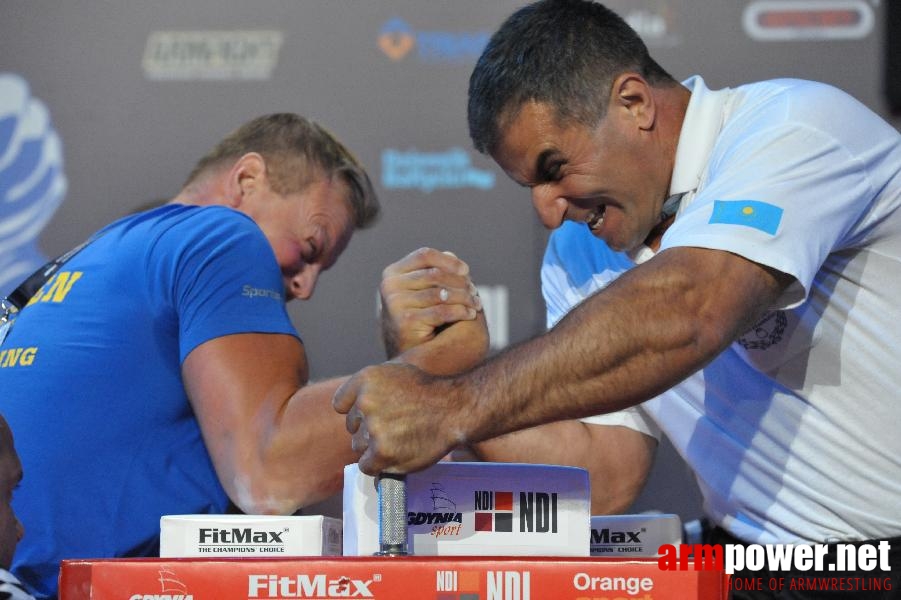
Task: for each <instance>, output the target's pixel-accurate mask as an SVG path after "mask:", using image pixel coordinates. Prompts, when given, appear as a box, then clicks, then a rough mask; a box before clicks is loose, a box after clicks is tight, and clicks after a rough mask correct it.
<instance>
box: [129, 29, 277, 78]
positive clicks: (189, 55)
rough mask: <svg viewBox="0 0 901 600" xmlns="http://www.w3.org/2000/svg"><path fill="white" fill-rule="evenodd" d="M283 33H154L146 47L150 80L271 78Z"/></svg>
mask: <svg viewBox="0 0 901 600" xmlns="http://www.w3.org/2000/svg"><path fill="white" fill-rule="evenodd" d="M283 38H284V35H283V34H282V32H281V31H270V30H236V31H153V32H151V33H150V35H149V36H148V37H147V45H146V46H145V48H144V59H143V67H144V77H146V78H147V79H151V80H204V79H212V80H260V79H269V78H270V77H271V76H272V71H273V69H275V66H276V64H277V63H278V56H279V50H280V49H281V46H282V40H283Z"/></svg>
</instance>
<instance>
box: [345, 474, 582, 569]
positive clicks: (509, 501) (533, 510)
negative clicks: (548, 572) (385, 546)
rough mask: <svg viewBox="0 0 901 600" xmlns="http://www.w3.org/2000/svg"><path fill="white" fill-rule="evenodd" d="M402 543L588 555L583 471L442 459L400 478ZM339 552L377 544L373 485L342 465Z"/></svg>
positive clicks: (451, 551) (435, 552) (464, 550)
mask: <svg viewBox="0 0 901 600" xmlns="http://www.w3.org/2000/svg"><path fill="white" fill-rule="evenodd" d="M406 490H407V494H406V495H407V544H408V549H409V552H410V553H411V554H415V555H419V556H588V541H589V533H590V518H591V515H590V493H589V480H588V472H587V471H586V470H584V469H581V468H577V467H561V466H552V465H533V464H515V463H482V462H471V463H463V462H460V463H456V462H441V463H438V464H435V465H433V466H431V467H429V468H428V469H425V470H423V471H419V472H416V473H410V474H409V475H407V477H406ZM343 498H344V515H343V524H344V555H345V556H371V555H373V554H375V553H376V552H378V550H379V530H378V514H379V510H378V490H377V489H376V481H375V479H374V478H373V477H370V476H369V475H366V474H364V473H362V472H361V471H360V470H359V467H358V466H357V465H355V464H354V465H348V466H347V467H345V469H344V497H343Z"/></svg>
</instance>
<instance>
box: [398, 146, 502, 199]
mask: <svg viewBox="0 0 901 600" xmlns="http://www.w3.org/2000/svg"><path fill="white" fill-rule="evenodd" d="M494 180H495V175H494V173H493V172H492V171H487V170H482V169H477V168H475V167H474V166H472V162H471V161H470V158H469V154H467V153H466V151H465V150H464V149H463V148H459V147H453V148H450V149H448V150H445V151H444V152H420V151H418V150H416V149H415V148H413V149H410V150H406V151H403V150H395V149H393V148H388V149H386V150H383V151H382V185H384V186H385V187H386V188H387V189H392V190H398V189H416V190H420V191H422V192H425V193H427V194H428V193H431V192H433V191H434V190H438V189H461V188H476V189H480V190H489V189H491V188H493V187H494Z"/></svg>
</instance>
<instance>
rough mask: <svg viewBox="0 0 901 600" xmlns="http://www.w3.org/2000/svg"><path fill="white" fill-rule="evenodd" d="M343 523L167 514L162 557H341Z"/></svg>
mask: <svg viewBox="0 0 901 600" xmlns="http://www.w3.org/2000/svg"><path fill="white" fill-rule="evenodd" d="M341 536H342V527H341V520H340V519H335V518H332V517H326V516H318V515H311V516H288V517H279V516H268V515H166V516H163V517H162V518H161V519H160V557H164V558H166V557H170V558H176V557H207V558H214V557H219V556H244V557H258V558H265V557H273V558H275V557H279V556H340V555H341Z"/></svg>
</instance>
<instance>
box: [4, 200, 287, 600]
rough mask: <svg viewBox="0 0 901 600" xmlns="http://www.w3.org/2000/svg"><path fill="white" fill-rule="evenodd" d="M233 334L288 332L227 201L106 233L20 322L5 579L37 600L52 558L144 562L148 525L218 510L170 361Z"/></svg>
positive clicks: (258, 246) (261, 259)
mask: <svg viewBox="0 0 901 600" xmlns="http://www.w3.org/2000/svg"><path fill="white" fill-rule="evenodd" d="M241 332H258V333H275V334H288V335H296V332H295V330H294V328H293V326H292V324H291V321H290V318H289V317H288V314H287V312H286V310H285V299H284V284H283V282H282V277H281V272H280V269H279V267H278V264H277V263H276V260H275V255H274V254H273V251H272V249H271V247H270V246H269V244H268V242H267V240H266V238H265V236H264V235H263V233H262V231H261V230H260V229H259V227H257V225H256V224H255V223H254V222H253V221H252V220H251V219H250V218H248V217H247V216H246V215H243V214H241V213H239V212H236V211H234V210H231V209H229V208H224V207H195V206H182V205H168V206H164V207H161V208H158V209H156V210H153V211H149V212H147V213H142V214H138V215H134V216H130V217H127V218H125V219H123V220H121V221H118V222H116V223H114V224H112V225H110V226H109V227H107V228H106V229H105V230H104V232H103V234H102V235H101V236H100V237H99V238H98V239H96V240H95V241H94V242H92V243H91V244H90V245H89V246H87V247H86V248H85V249H83V250H82V251H81V252H80V253H78V254H77V255H75V256H74V257H73V258H72V259H71V260H70V261H69V262H67V263H66V264H65V265H64V266H63V267H62V268H61V269H60V271H59V273H57V274H56V275H55V276H54V277H53V278H52V279H51V280H50V281H48V282H47V283H46V284H45V285H44V287H43V288H42V289H41V290H40V291H39V292H38V293H37V294H36V295H35V296H34V298H33V299H32V302H30V303H29V305H28V306H26V307H25V309H24V310H23V311H22V312H21V314H20V316H19V318H18V319H17V320H16V322H15V324H14V326H13V328H12V330H11V332H10V334H9V337H8V338H7V339H6V341H5V342H4V343H3V345H2V346H0V390H2V393H0V411H2V413H3V414H4V416H5V417H6V419H7V421H8V422H9V425H10V427H11V429H12V431H13V435H14V436H15V444H16V448H17V450H18V453H19V455H20V458H21V461H22V466H23V469H24V472H25V477H24V479H23V481H22V484H21V486H20V488H19V489H18V490H17V491H16V493H15V500H14V502H13V506H14V508H15V510H16V512H17V514H18V516H19V518H20V519H21V521H22V523H23V525H24V528H25V532H26V533H25V536H24V538H23V540H22V542H21V543H20V544H19V547H18V549H17V551H16V555H15V559H14V561H13V567H12V570H13V572H14V573H15V575H16V576H17V577H19V579H21V580H22V581H23V583H25V584H26V586H28V587H29V588H31V589H32V591H33V593H34V594H35V595H36V596H37V597H38V598H43V597H53V595H55V594H56V587H57V575H58V568H59V561H60V560H62V559H68V558H89V557H95V558H99V557H122V556H148V555H150V556H152V555H154V554H156V553H157V552H158V547H159V523H160V516H162V515H165V514H184V513H206V512H222V511H224V510H225V509H226V507H227V505H228V498H227V497H226V494H225V492H224V490H223V488H222V486H221V485H220V484H219V481H218V479H217V478H216V473H215V471H214V469H213V465H212V463H211V461H210V458H209V455H208V453H207V451H206V448H205V446H204V443H203V439H202V438H201V433H200V429H199V426H198V423H197V420H196V419H195V417H194V413H193V411H192V409H191V405H190V403H189V402H188V398H187V396H186V394H185V390H184V387H183V385H182V379H181V364H182V361H183V360H184V359H185V357H186V356H187V355H188V354H189V353H190V352H191V350H193V349H194V348H195V347H197V346H198V345H200V344H202V343H204V342H205V341H208V340H210V339H213V338H216V337H219V336H223V335H229V334H234V333H241ZM247 360H254V358H253V357H252V356H248V357H247Z"/></svg>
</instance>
